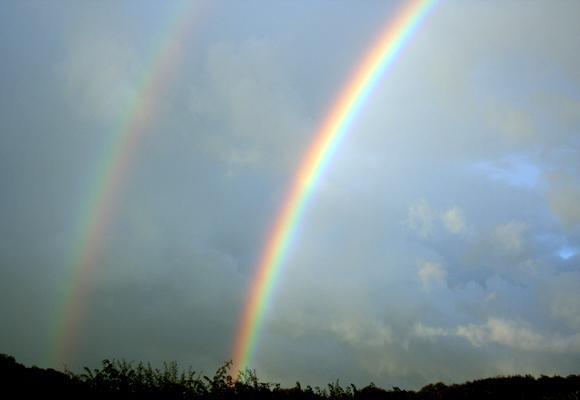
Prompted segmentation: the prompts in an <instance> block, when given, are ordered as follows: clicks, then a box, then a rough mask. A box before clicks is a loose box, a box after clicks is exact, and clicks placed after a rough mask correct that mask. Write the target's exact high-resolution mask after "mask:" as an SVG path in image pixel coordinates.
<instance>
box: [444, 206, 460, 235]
mask: <svg viewBox="0 0 580 400" xmlns="http://www.w3.org/2000/svg"><path fill="white" fill-rule="evenodd" d="M441 220H442V221H443V225H444V226H445V228H446V229H447V230H448V231H449V232H451V233H453V234H455V235H457V234H459V233H461V232H463V230H464V229H465V217H464V216H463V212H462V211H461V209H460V208H458V207H453V208H450V209H449V210H447V211H445V212H443V213H442V214H441Z"/></svg>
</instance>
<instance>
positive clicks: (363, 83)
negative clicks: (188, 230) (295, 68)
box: [233, 0, 436, 371]
mask: <svg viewBox="0 0 580 400" xmlns="http://www.w3.org/2000/svg"><path fill="white" fill-rule="evenodd" d="M435 2H436V0H412V1H409V2H407V3H405V5H404V7H403V8H402V9H401V10H400V11H399V13H398V14H397V16H396V18H395V19H394V20H392V22H391V23H390V24H389V25H388V27H387V29H386V30H385V31H384V32H383V33H382V34H381V35H380V36H379V39H378V40H377V42H376V44H375V45H374V46H373V47H372V49H371V51H370V52H369V53H368V55H367V56H366V57H365V58H364V59H363V62H362V63H361V64H360V65H359V67H358V68H357V70H356V72H355V74H354V76H353V77H352V79H351V80H350V81H349V82H348V84H347V85H346V87H345V89H344V90H343V91H342V93H341V94H340V96H339V97H338V100H337V101H336V102H335V103H334V105H333V106H332V107H331V109H330V112H329V114H328V116H327V118H326V120H325V122H324V123H323V124H322V126H321V129H320V130H319V131H318V132H317V133H316V135H315V138H314V141H313V142H312V144H311V146H310V147H309V150H308V152H307V154H306V156H305V158H304V160H303V162H302V163H301V165H300V168H299V170H298V173H297V174H296V176H295V177H294V180H293V182H292V185H291V186H290V191H289V194H288V196H287V197H286V200H285V201H284V204H283V206H282V208H281V210H280V212H279V214H278V216H277V219H276V222H275V224H274V226H273V228H272V230H271V234H270V236H269V238H268V240H267V242H266V245H265V247H264V250H263V253H262V255H261V257H260V260H259V263H258V265H257V267H256V272H255V275H254V278H253V280H252V286H251V288H250V291H249V293H248V299H247V301H246V304H245V308H244V310H243V314H242V318H241V321H240V325H239V327H238V330H237V334H236V336H235V343H234V350H233V369H234V371H240V370H242V369H243V368H246V367H247V366H249V364H250V362H251V358H252V356H253V354H254V350H255V347H256V343H257V341H258V333H259V331H260V327H261V324H262V320H263V317H264V312H265V309H266V306H267V305H268V304H269V303H270V297H271V295H272V288H273V286H274V283H275V282H276V281H277V279H278V275H279V274H280V271H281V266H282V263H283V261H284V259H285V256H286V251H287V249H288V246H289V243H290V242H291V239H292V236H293V234H294V232H295V231H296V228H297V226H298V223H299V222H300V219H301V216H302V214H303V212H304V208H305V205H306V203H307V201H308V199H309V198H310V196H311V194H312V189H313V188H314V187H315V186H316V184H317V182H318V181H319V179H320V177H321V175H322V173H323V172H324V170H325V168H326V166H327V165H328V163H329V161H330V159H331V158H332V156H333V154H334V153H335V152H336V149H337V148H338V145H339V143H340V142H341V139H342V138H343V137H344V136H345V134H346V132H347V130H348V127H349V126H350V124H351V123H352V121H353V119H354V118H355V117H356V116H357V114H358V112H359V111H360V109H361V107H362V106H363V104H364V102H365V100H366V99H367V97H368V96H369V94H370V93H371V91H372V89H373V88H374V87H375V86H376V85H377V83H378V81H379V79H380V77H381V76H382V75H383V73H384V72H385V70H386V69H387V68H388V67H389V66H390V65H392V63H393V62H394V61H395V59H396V58H397V56H398V54H399V53H400V51H401V49H402V48H403V47H404V45H405V43H406V42H407V41H408V40H409V38H410V37H411V36H412V34H413V33H414V32H415V31H416V30H417V28H418V26H419V25H420V23H421V21H422V20H423V19H424V18H425V16H426V15H427V14H428V12H429V10H430V9H431V8H432V7H433V5H434V4H435Z"/></svg>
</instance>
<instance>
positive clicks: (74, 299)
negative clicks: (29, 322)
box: [51, 0, 202, 367]
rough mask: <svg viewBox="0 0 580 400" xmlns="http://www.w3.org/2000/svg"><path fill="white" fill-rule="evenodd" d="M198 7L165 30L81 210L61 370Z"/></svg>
mask: <svg viewBox="0 0 580 400" xmlns="http://www.w3.org/2000/svg"><path fill="white" fill-rule="evenodd" d="M201 11H202V10H201V9H200V7H199V3H198V2H194V1H188V0H184V1H182V2H181V3H179V6H178V7H176V9H175V13H174V15H172V16H171V17H170V18H169V19H168V22H167V26H166V27H165V28H164V29H162V30H161V32H162V33H163V34H162V35H160V36H159V37H158V38H157V40H156V45H155V46H154V47H153V49H154V50H153V52H152V53H151V56H150V58H149V62H148V63H147V68H145V69H144V70H143V73H142V75H141V77H140V79H138V82H139V83H138V85H137V90H136V92H135V93H134V95H133V96H129V97H128V98H127V101H126V104H125V107H124V110H123V112H122V117H121V118H120V124H119V127H118V129H117V130H116V133H115V134H114V135H112V138H111V140H110V142H109V143H108V145H107V148H106V150H105V151H104V155H103V158H102V160H101V162H100V164H99V166H98V167H97V169H96V172H95V175H94V178H93V179H92V180H91V182H92V184H91V185H90V189H89V191H90V193H89V195H88V197H87V200H86V202H85V205H84V206H83V208H82V210H81V214H80V217H79V219H80V220H81V223H80V225H79V229H78V232H79V233H78V242H77V244H76V245H75V247H74V253H73V255H72V257H71V263H70V266H69V276H68V277H67V279H65V282H64V283H65V285H64V286H63V287H64V290H63V293H62V295H61V296H62V298H61V300H60V302H61V304H60V305H59V306H58V307H57V311H58V315H57V318H56V319H55V328H54V332H53V341H54V347H53V349H52V351H51V352H52V355H51V358H52V360H53V362H54V363H55V364H57V366H59V367H61V366H62V364H64V363H66V362H67V361H70V356H71V355H72V353H73V352H74V351H75V350H76V346H77V341H78V336H79V334H80V326H81V323H82V318H83V316H84V314H85V308H86V304H87V301H88V297H89V296H90V292H91V287H92V283H93V282H92V274H93V272H94V270H95V267H96V265H97V262H98V257H99V253H100V251H101V250H102V246H103V242H104V237H105V233H106V231H107V228H108V226H109V224H110V222H111V220H112V219H113V217H114V214H115V209H116V205H117V203H118V202H119V200H120V199H119V198H120V197H121V193H122V186H123V183H124V181H125V179H126V177H127V174H128V171H129V169H130V165H131V163H132V161H133V159H134V157H135V152H136V149H137V147H138V142H139V140H140V139H141V138H142V137H143V135H144V134H145V132H146V131H147V128H148V126H149V125H150V124H151V122H152V120H153V119H154V116H155V111H156V101H157V100H158V99H159V98H160V97H162V95H163V89H164V88H166V87H167V86H168V84H169V82H170V81H171V79H172V78H173V76H174V75H175V73H174V72H175V71H174V69H175V68H176V66H177V65H179V61H180V60H181V57H182V50H183V48H182V45H183V44H184V43H185V40H186V39H188V38H190V37H191V31H192V29H193V28H194V26H195V25H196V24H195V23H196V22H197V21H198V20H199V19H200V15H201Z"/></svg>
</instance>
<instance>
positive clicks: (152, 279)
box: [0, 0, 580, 389]
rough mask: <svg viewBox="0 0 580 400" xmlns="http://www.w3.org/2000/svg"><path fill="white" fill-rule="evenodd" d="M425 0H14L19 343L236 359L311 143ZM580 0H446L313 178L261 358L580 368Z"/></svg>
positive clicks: (0, 274)
mask: <svg viewBox="0 0 580 400" xmlns="http://www.w3.org/2000/svg"><path fill="white" fill-rule="evenodd" d="M402 5H403V2H397V1H386V2H382V1H367V2H360V1H341V2H336V1H322V0H321V1H316V2H306V1H302V2H300V1H298V2H287V1H266V0H263V1H258V0H249V1H244V2H234V1H217V2H214V1H206V2H197V3H184V2H179V1H177V0H176V1H173V2H160V1H154V0H148V1H132V0H127V1H124V2H116V1H99V2H90V1H87V2H78V1H72V0H71V1H66V0H58V1H54V2H42V1H27V2H21V1H16V0H8V1H3V2H2V5H1V6H0V8H1V9H2V11H1V12H0V54H1V55H2V56H1V59H2V61H1V62H0V194H1V195H0V221H1V223H0V318H1V321H2V329H0V352H1V353H7V354H10V355H13V356H15V357H16V359H17V360H19V361H20V362H23V363H24V364H26V365H38V366H40V367H52V368H59V369H62V368H63V367H64V366H65V365H66V366H67V367H68V368H70V369H72V370H73V371H80V370H81V369H82V367H84V366H89V367H96V366H98V365H100V361H101V360H103V359H105V358H116V359H120V358H124V359H126V360H128V361H140V360H143V361H150V362H151V363H152V364H153V365H161V364H162V362H163V361H172V360H175V361H177V362H178V363H179V364H180V365H181V366H183V367H187V366H192V368H193V369H194V370H196V371H200V372H203V373H205V374H212V373H213V372H214V371H215V370H216V369H217V368H218V367H219V366H221V365H222V364H223V363H224V362H225V361H227V360H229V359H230V358H231V357H232V346H233V343H234V340H235V336H236V331H237V327H238V324H239V321H240V318H241V315H242V312H243V307H244V304H245V300H246V297H247V293H248V290H249V289H250V288H251V286H252V279H253V272H254V270H255V268H256V264H257V262H258V261H259V258H260V255H261V253H262V250H263V247H264V245H265V243H266V241H267V239H268V235H269V234H270V232H271V228H272V225H273V223H274V221H275V219H276V216H277V212H278V211H279V209H280V208H281V206H282V205H283V203H284V197H285V194H286V193H287V191H288V187H289V185H290V184H291V182H292V179H293V177H294V174H295V173H296V171H297V170H298V167H299V165H300V162H301V160H302V157H303V156H304V154H305V153H306V150H307V149H308V148H309V144H310V143H311V142H312V140H313V138H314V135H315V134H316V133H317V131H318V128H319V127H320V125H321V124H322V122H323V121H324V120H325V117H326V116H327V114H328V112H329V110H330V108H331V107H332V104H333V102H334V100H335V99H336V98H337V97H338V96H339V94H340V93H341V91H342V89H343V88H344V87H345V86H346V84H347V83H348V82H349V79H350V77H351V76H352V74H353V73H354V71H356V69H357V67H358V66H359V64H360V63H361V61H362V60H363V58H364V56H365V54H366V52H367V51H368V50H369V49H370V48H372V45H373V44H374V43H375V41H376V40H377V39H378V37H379V34H380V32H382V31H383V30H384V29H385V27H387V26H388V24H389V23H392V21H393V19H394V16H395V15H396V12H397V10H398V9H400V8H401V6H402ZM578 15H580V2H576V1H567V0H562V1H554V0H550V1H510V2H505V1H499V0H498V1H493V0H492V1H476V0H473V1H459V0H443V1H439V2H437V3H436V5H435V6H434V7H433V9H432V10H431V12H430V13H429V14H428V16H427V17H426V19H425V20H424V21H423V22H422V23H421V24H420V26H419V27H418V29H417V30H416V31H415V32H414V33H413V35H412V37H411V38H410V39H409V41H408V42H407V43H406V44H405V47H404V48H403V49H402V51H401V53H400V55H399V56H398V57H397V59H396V60H395V62H394V64H393V65H392V67H391V68H390V69H389V70H388V71H387V72H386V73H385V74H383V75H382V77H381V79H380V81H379V82H378V83H377V85H376V86H375V87H374V88H373V91H372V93H371V94H370V96H369V97H368V99H367V100H366V102H365V103H364V105H363V107H362V109H361V111H360V112H359V113H358V115H357V116H356V118H355V120H354V121H353V123H352V125H351V126H350V127H349V130H348V133H347V135H346V136H345V139H344V140H343V141H342V142H341V143H340V146H339V148H338V149H337V151H336V153H335V154H334V155H333V156H332V159H331V160H330V162H329V164H328V167H327V168H326V169H325V171H324V173H323V175H322V176H321V178H320V181H319V182H318V184H317V185H316V187H315V188H314V190H313V193H312V195H311V197H310V198H309V200H308V203H307V205H306V209H305V212H304V215H303V217H302V219H301V221H300V223H299V225H298V229H297V231H296V232H295V235H294V240H293V241H292V242H291V246H290V248H289V251H288V253H287V256H286V258H285V260H284V261H283V265H282V267H281V271H280V275H279V278H278V279H277V280H276V282H275V284H274V288H273V294H272V296H271V300H270V301H269V303H268V304H267V307H266V312H265V317H264V320H263V323H262V326H261V329H260V332H259V337H258V341H257V344H256V351H255V354H254V357H253V360H252V365H251V367H252V368H254V369H255V370H256V371H257V374H258V376H259V377H260V378H262V379H264V380H267V381H270V382H280V383H282V384H283V385H293V384H294V383H295V382H296V381H300V382H301V383H302V384H303V385H306V384H311V385H325V384H326V383H328V382H332V381H336V379H339V380H340V382H341V383H350V382H352V383H355V384H357V385H366V384H368V383H369V382H371V381H372V382H374V383H375V384H377V385H380V386H384V387H390V386H392V385H395V386H399V387H404V388H413V389H416V388H420V387H421V386H422V385H425V384H427V383H430V382H436V381H444V382H447V383H452V382H462V381H465V380H470V379H476V378H481V377H488V376H495V375H510V374H528V373H529V374H533V375H540V374H547V375H552V374H560V375H567V374H572V373H578V372H579V371H580V294H579V293H580V155H579V151H580V40H579V38H580V25H579V24H578V23H577V21H578ZM136 116H138V117H139V118H140V119H139V118H137V117H136ZM135 120H138V121H140V122H141V123H140V124H137V125H138V128H137V130H138V132H139V135H138V136H136V139H135V140H133V141H132V142H131V143H130V145H129V149H130V152H128V154H129V155H128V156H127V157H126V162H125V163H124V164H123V166H122V167H118V168H116V169H114V168H113V170H112V171H113V173H110V175H118V176H119V179H118V182H119V183H118V185H117V186H115V187H114V189H112V190H111V195H110V198H111V199H112V200H111V203H110V204H111V205H110V207H108V208H107V209H106V213H104V214H103V213H101V214H97V215H98V218H101V217H102V218H101V219H102V221H103V222H102V223H101V225H99V226H100V228H99V229H100V230H98V234H97V237H98V240H96V241H95V242H96V243H98V245H96V246H95V250H94V253H92V254H94V265H95V266H94V268H92V270H91V271H90V274H85V275H83V277H84V279H80V278H78V276H79V273H78V271H76V270H77V269H78V263H77V262H76V261H75V260H77V259H78V254H79V253H82V252H83V251H84V250H83V249H84V247H83V246H84V244H83V243H84V242H83V240H84V239H83V238H84V237H86V236H87V230H88V229H89V228H88V226H90V224H89V225H87V224H88V223H87V221H90V216H91V215H93V214H94V210H95V207H96V206H95V204H96V203H95V202H97V203H98V201H97V200H98V199H100V198H102V197H103V195H102V193H103V192H104V190H103V184H102V182H103V176H106V174H107V173H106V172H105V173H104V172H103V171H107V169H106V168H107V166H110V164H111V160H112V159H113V158H112V156H111V154H113V153H114V150H115V149H116V148H118V147H119V145H118V143H119V137H121V136H122V134H123V132H124V129H125V128H124V127H126V126H127V124H128V121H129V122H131V121H135ZM125 130H126V129H125ZM105 182H106V179H105ZM96 199H97V200H96ZM105 217H106V218H105ZM71 293H73V294H71ZM74 293H77V294H78V295H74ZM71 307H74V309H75V310H77V313H78V324H77V331H76V335H74V340H73V335H71V334H69V333H67V328H66V327H65V325H66V324H65V322H63V321H66V319H67V313H68V311H67V310H69V309H70V308H71ZM63 341H64V342H66V343H67V348H68V351H67V352H66V354H64V355H63V354H59V352H60V350H59V343H62V342H63ZM69 341H70V343H69Z"/></svg>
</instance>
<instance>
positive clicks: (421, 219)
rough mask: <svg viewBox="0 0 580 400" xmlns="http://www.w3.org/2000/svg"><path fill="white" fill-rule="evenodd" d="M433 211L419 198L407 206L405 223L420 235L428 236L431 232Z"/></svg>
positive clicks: (433, 218)
mask: <svg viewBox="0 0 580 400" xmlns="http://www.w3.org/2000/svg"><path fill="white" fill-rule="evenodd" d="M434 223H435V213H434V212H433V210H431V206H429V204H428V203H427V201H425V200H421V201H419V202H417V203H415V204H412V205H411V206H410V207H409V211H408V214H407V225H408V226H409V228H411V229H412V230H413V231H415V232H417V233H418V234H419V236H421V237H424V238H426V237H429V236H431V235H432V234H433V231H434V228H435V226H434Z"/></svg>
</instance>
